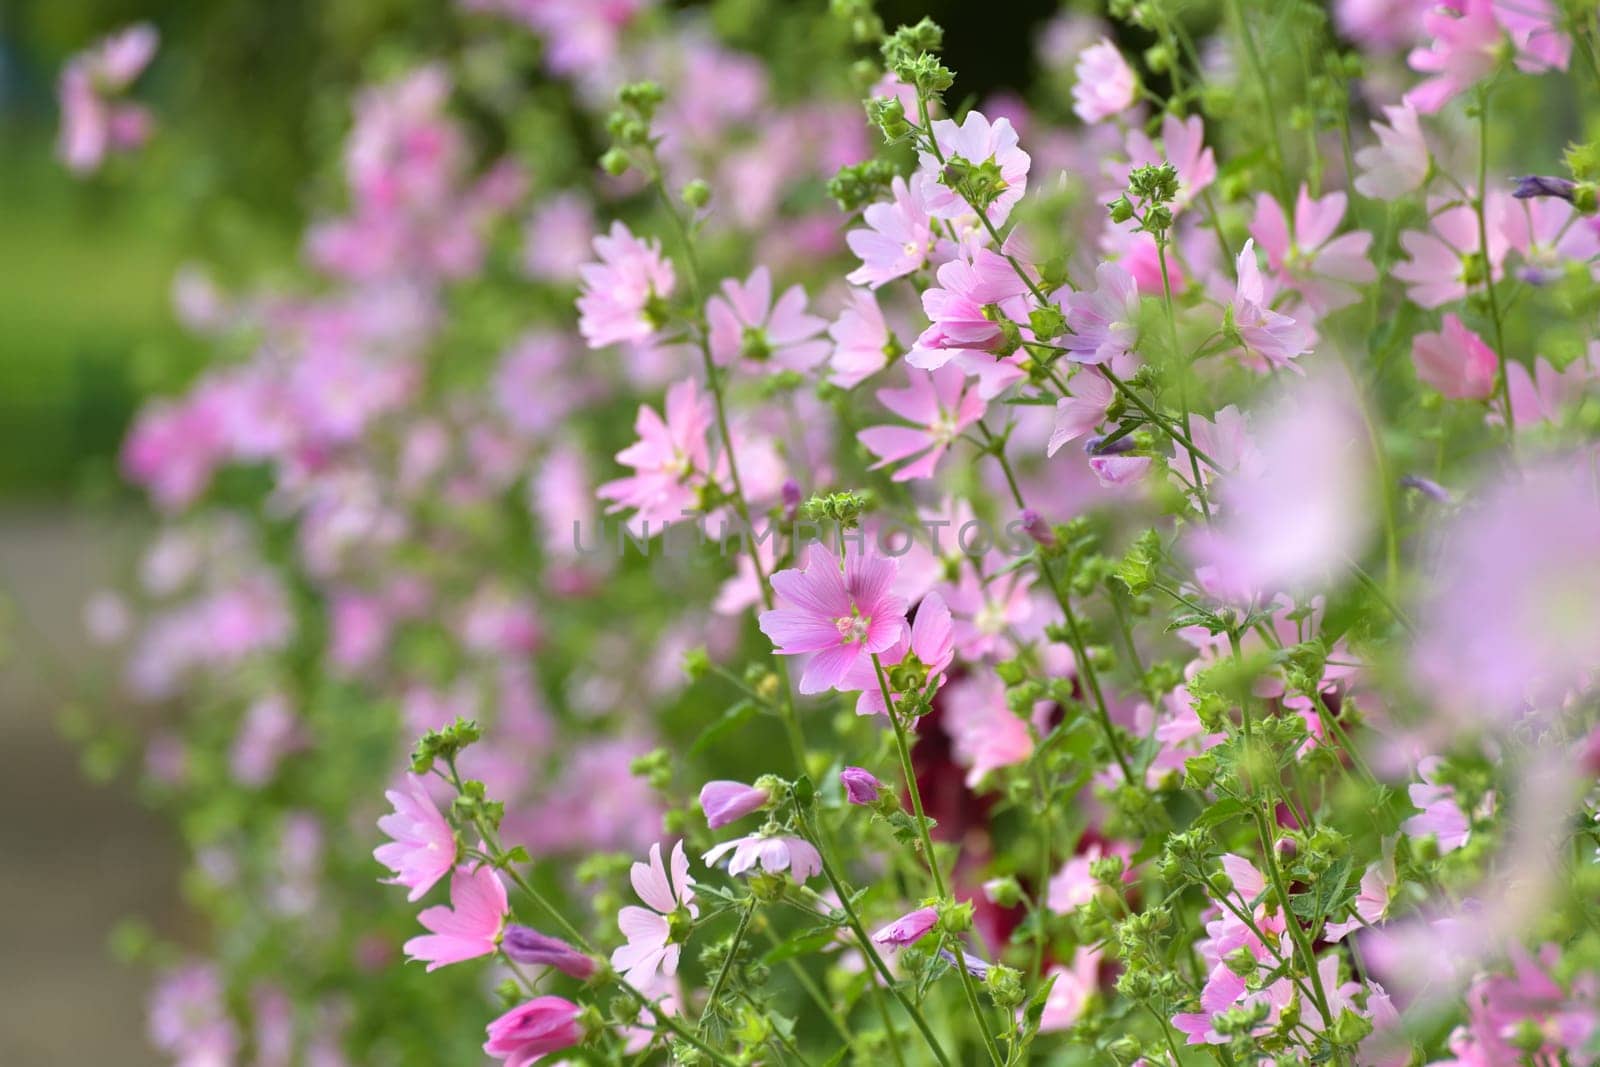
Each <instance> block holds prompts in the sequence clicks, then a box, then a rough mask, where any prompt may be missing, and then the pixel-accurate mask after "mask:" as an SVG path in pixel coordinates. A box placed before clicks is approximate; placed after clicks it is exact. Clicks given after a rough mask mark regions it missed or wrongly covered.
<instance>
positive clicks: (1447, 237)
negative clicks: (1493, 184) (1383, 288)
mask: <svg viewBox="0 0 1600 1067" xmlns="http://www.w3.org/2000/svg"><path fill="white" fill-rule="evenodd" d="M1505 202H1506V198H1505V197H1504V196H1501V195H1499V194H1498V193H1494V192H1491V193H1489V194H1488V195H1487V197H1486V199H1485V203H1484V214H1485V220H1484V221H1485V228H1486V230H1487V234H1486V235H1485V236H1486V237H1487V241H1488V247H1487V249H1485V248H1484V242H1483V241H1482V240H1481V239H1480V236H1479V233H1478V214H1477V212H1476V211H1474V210H1473V209H1472V206H1471V205H1470V204H1454V205H1453V206H1449V207H1443V208H1442V210H1441V209H1440V205H1439V204H1438V203H1437V202H1432V203H1430V204H1429V209H1430V211H1436V214H1434V215H1433V222H1432V228H1431V229H1430V230H1429V231H1428V232H1423V231H1420V230H1407V231H1406V232H1404V233H1402V234H1401V235H1400V247H1402V248H1404V249H1405V250H1406V253H1407V255H1409V256H1410V258H1409V259H1407V260H1405V261H1403V262H1401V263H1397V264H1395V267H1394V271H1393V273H1394V276H1395V277H1396V278H1399V279H1400V280H1401V281H1403V282H1406V283H1407V285H1406V296H1408V297H1409V298H1411V299H1412V300H1414V301H1416V302H1417V303H1418V304H1420V305H1422V306H1423V307H1425V308H1436V307H1439V306H1441V305H1443V304H1448V303H1450V302H1451V301H1452V300H1460V299H1461V298H1462V297H1464V296H1466V295H1467V292H1468V291H1469V290H1471V289H1475V288H1477V287H1478V286H1480V285H1482V284H1483V283H1484V281H1485V280H1486V279H1487V278H1489V277H1490V276H1492V277H1494V278H1495V279H1497V280H1498V279H1499V277H1500V272H1501V264H1502V261H1503V260H1504V259H1505V254H1506V248H1507V244H1508V242H1507V241H1506V236H1505V227H1504V224H1503V219H1504V217H1505ZM1485 252H1487V261H1485V258H1484V253H1485Z"/></svg>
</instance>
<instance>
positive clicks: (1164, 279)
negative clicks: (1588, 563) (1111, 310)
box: [1156, 234, 1211, 525]
mask: <svg viewBox="0 0 1600 1067" xmlns="http://www.w3.org/2000/svg"><path fill="white" fill-rule="evenodd" d="M1156 256H1157V258H1158V259H1160V260H1161V303H1162V306H1163V307H1164V308H1165V309H1166V312H1167V335H1168V337H1169V339H1170V340H1171V341H1172V358H1173V360H1174V362H1176V361H1177V359H1178V319H1177V316H1176V315H1175V314H1173V311H1172V278H1171V276H1170V275H1169V274H1168V272H1167V237H1166V234H1162V235H1161V237H1160V239H1159V240H1157V241H1156ZM1188 379H1189V368H1188V367H1181V368H1179V374H1178V403H1179V404H1180V405H1181V409H1182V412H1183V432H1184V435H1185V436H1187V437H1188V438H1190V439H1191V440H1192V439H1193V438H1194V430H1193V429H1192V428H1191V427H1190V425H1189V381H1188ZM1189 470H1190V471H1191V472H1192V473H1193V474H1194V495H1195V498H1196V499H1198V500H1199V501H1200V512H1201V514H1202V515H1204V516H1205V520H1206V523H1207V524H1208V525H1209V524H1210V522H1211V503H1210V501H1208V500H1207V499H1206V483H1205V480H1204V479H1202V478H1201V477H1200V460H1199V459H1198V458H1196V456H1195V454H1194V451H1193V450H1192V449H1191V450H1190V451H1189Z"/></svg>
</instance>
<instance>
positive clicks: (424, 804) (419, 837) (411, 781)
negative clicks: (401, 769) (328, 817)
mask: <svg viewBox="0 0 1600 1067" xmlns="http://www.w3.org/2000/svg"><path fill="white" fill-rule="evenodd" d="M384 796H386V797H388V799H389V803H390V804H392V805H394V812H393V813H392V814H389V815H385V816H383V818H381V819H379V820H378V829H380V830H382V831H383V832H384V833H386V834H388V835H389V836H390V837H391V838H393V840H392V841H390V842H389V843H388V844H383V845H379V846H378V847H377V848H376V849H375V850H373V853H372V855H373V856H374V857H375V858H376V859H377V861H378V862H379V863H381V864H383V865H384V866H385V867H387V868H389V869H390V870H391V871H393V872H394V874H395V876H394V877H393V878H391V879H389V880H388V881H389V884H391V885H403V886H406V887H407V888H408V889H410V890H411V892H410V893H409V894H407V895H406V899H407V900H409V901H412V902H413V903H415V902H416V901H418V900H421V899H422V896H423V894H425V893H426V892H427V891H428V890H430V889H432V888H433V886H434V884H435V883H436V882H438V881H439V879H441V878H443V877H444V876H445V875H446V874H449V873H450V870H451V868H452V867H454V866H455V862H456V838H455V832H454V831H452V830H451V829H450V824H449V823H448V822H447V821H446V820H445V817H444V816H443V815H441V814H440V813H439V809H438V808H437V807H436V806H435V805H434V803H433V798H432V797H430V796H429V795H428V791H427V789H426V788H424V787H423V782H422V779H421V778H419V777H417V776H416V775H414V774H408V775H406V776H405V777H404V779H403V780H402V781H401V783H400V789H398V790H394V789H391V790H389V791H388V792H386V793H384Z"/></svg>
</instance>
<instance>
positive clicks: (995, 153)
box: [919, 111, 1031, 226]
mask: <svg viewBox="0 0 1600 1067" xmlns="http://www.w3.org/2000/svg"><path fill="white" fill-rule="evenodd" d="M932 130H933V140H934V143H935V144H937V145H938V146H939V151H940V152H942V153H943V154H944V158H945V160H946V161H947V162H954V161H957V160H960V161H962V162H965V163H967V164H969V165H971V166H973V167H981V166H983V165H984V164H986V163H992V164H994V167H995V169H996V170H998V171H999V176H1000V181H1001V183H1002V184H1003V186H1004V188H1003V189H1002V190H1001V192H1000V195H999V196H997V197H996V198H995V200H994V201H993V202H992V203H991V204H990V205H989V207H988V211H987V214H988V216H989V221H990V222H992V223H994V224H995V225H996V226H998V225H1000V224H1001V223H1002V222H1004V221H1005V218H1006V216H1007V215H1009V214H1011V208H1012V205H1014V204H1015V203H1016V202H1017V201H1018V200H1021V199H1022V194H1023V193H1024V192H1026V191H1027V188H1028V167H1029V165H1030V163H1031V160H1030V159H1029V158H1028V153H1026V152H1024V151H1023V150H1022V149H1021V148H1018V147H1017V131H1016V130H1015V129H1013V128H1012V126H1011V120H1010V119H1005V118H999V119H995V120H994V122H992V123H991V122H990V121H989V120H988V119H987V118H985V117H984V115H983V112H981V111H969V112H967V117H966V118H964V119H962V120H961V125H959V126H958V125H956V123H955V122H954V121H953V120H951V119H935V120H934V122H933V127H932ZM919 162H920V164H921V167H922V170H923V172H924V173H927V174H938V173H939V172H940V167H939V161H938V160H936V159H934V158H933V156H932V155H930V154H929V153H927V152H924V153H922V155H921V157H920V160H919ZM927 207H928V214H930V215H932V216H933V217H934V218H938V219H959V218H961V217H962V216H963V215H971V214H972V205H970V204H968V203H967V201H966V199H965V198H964V197H962V195H961V194H960V193H958V192H956V191H955V190H954V189H951V188H950V187H949V186H947V185H944V184H943V183H938V184H930V185H929V187H928V190H927Z"/></svg>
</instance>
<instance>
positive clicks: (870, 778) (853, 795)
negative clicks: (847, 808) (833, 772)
mask: <svg viewBox="0 0 1600 1067" xmlns="http://www.w3.org/2000/svg"><path fill="white" fill-rule="evenodd" d="M839 784H840V785H842V786H844V795H845V799H846V800H848V801H849V802H850V803H852V804H871V803H874V802H875V801H876V800H877V799H878V791H879V789H880V788H882V786H883V783H882V782H880V781H878V779H877V777H876V776H875V775H874V774H873V773H872V772H871V771H869V770H867V769H866V768H865V767H846V768H845V769H844V770H842V771H840V772H839Z"/></svg>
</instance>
